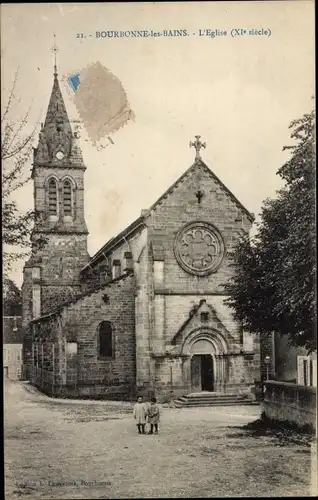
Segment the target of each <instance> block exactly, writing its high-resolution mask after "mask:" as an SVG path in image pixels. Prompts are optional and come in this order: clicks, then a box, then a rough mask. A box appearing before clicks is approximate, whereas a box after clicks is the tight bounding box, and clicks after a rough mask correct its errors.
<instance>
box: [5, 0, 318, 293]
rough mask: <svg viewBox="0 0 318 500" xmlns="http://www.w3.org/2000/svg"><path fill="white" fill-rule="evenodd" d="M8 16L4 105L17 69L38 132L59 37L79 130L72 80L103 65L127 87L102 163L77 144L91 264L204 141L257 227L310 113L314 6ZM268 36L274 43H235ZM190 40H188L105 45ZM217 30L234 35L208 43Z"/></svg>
mask: <svg viewBox="0 0 318 500" xmlns="http://www.w3.org/2000/svg"><path fill="white" fill-rule="evenodd" d="M1 14H2V15H1V45H2V61H1V63H2V68H1V69H2V82H1V90H2V93H3V101H4V102H5V96H6V95H7V94H8V92H9V90H10V88H11V85H12V81H13V78H14V74H15V72H16V70H17V69H18V68H19V77H18V83H17V95H18V96H19V99H20V100H21V103H20V104H19V106H18V107H17V108H16V109H15V110H13V113H15V118H19V116H23V114H24V112H25V111H26V110H27V109H29V107H30V106H31V112H30V117H29V122H28V127H29V129H30V130H31V129H32V128H33V127H34V125H36V124H38V128H39V124H40V122H41V121H42V122H43V121H44V119H45V113H46V109H47V105H48V101H49V97H50V94H51V90H52V84H53V65H54V59H53V53H52V51H51V48H52V46H53V43H54V38H53V34H54V33H55V34H56V43H57V46H58V47H59V52H58V54H57V63H58V72H59V77H60V80H61V88H62V92H63V96H64V100H65V104H66V108H67V110H68V113H69V116H70V118H71V119H77V118H78V116H77V113H76V108H75V106H74V104H73V102H72V100H71V98H70V95H69V89H67V88H66V83H65V78H66V77H67V76H68V75H69V74H71V73H73V72H75V71H78V70H81V69H83V68H86V67H87V66H88V65H90V64H92V63H95V62H100V63H101V64H103V65H104V66H105V67H106V68H107V69H109V70H110V71H111V72H112V73H113V74H114V75H115V76H116V77H117V78H118V79H119V80H120V81H121V83H122V85H123V87H124V89H125V92H126V95H127V98H128V102H129V104H130V107H131V109H132V111H133V113H134V115H135V119H134V121H129V122H128V123H127V124H126V125H125V126H124V127H123V128H121V129H120V130H118V131H117V132H115V133H114V134H113V135H112V136H111V138H112V140H113V142H114V144H110V143H109V145H108V147H106V148H104V149H102V150H100V151H98V150H97V149H96V147H95V146H94V145H93V144H92V143H90V142H89V141H87V140H84V137H82V138H81V139H80V141H81V142H80V144H81V147H82V152H83V156H84V161H85V164H86V166H87V170H86V172H85V218H86V222H87V225H88V229H89V233H90V234H89V237H88V251H89V253H90V255H93V254H94V253H95V252H96V251H97V250H98V249H99V248H100V247H101V246H102V245H103V244H104V243H105V242H106V241H107V240H108V239H109V238H110V237H112V236H115V235H116V234H117V233H118V232H119V231H121V230H122V229H123V228H124V227H125V226H126V225H127V224H129V223H130V222H132V221H133V220H134V219H135V218H137V217H138V216H139V215H140V212H141V210H142V209H147V208H148V207H149V206H150V205H151V204H152V203H153V202H154V201H155V200H156V199H157V198H158V197H159V196H160V195H161V194H162V193H163V192H164V191H166V189H167V188H168V187H169V186H170V185H171V184H172V183H173V182H174V181H175V180H176V179H177V178H178V177H179V176H180V175H182V173H183V172H184V171H185V170H186V169H188V168H189V166H190V165H191V164H192V163H193V160H194V154H195V151H194V149H193V148H191V149H190V148H189V141H191V140H193V139H194V136H195V135H201V136H202V140H203V141H205V142H206V149H205V150H203V152H202V158H203V160H204V162H205V163H206V164H207V165H208V167H209V168H210V169H211V170H212V171H213V172H214V173H215V174H216V175H217V176H218V177H219V178H220V179H221V180H222V182H223V183H224V184H225V185H226V186H227V187H228V188H229V189H230V190H231V191H232V192H233V194H234V195H235V196H236V197H237V198H238V199H239V200H240V201H241V203H242V204H243V205H244V206H245V207H246V208H247V209H248V210H249V211H250V212H252V213H254V214H255V215H256V218H257V220H258V214H259V213H260V210H261V206H262V202H263V200H264V199H266V198H268V197H274V196H275V191H276V190H277V189H278V188H279V187H280V186H281V181H280V178H279V177H278V176H277V175H276V172H277V170H278V168H279V167H280V166H281V165H282V164H283V163H284V162H285V161H286V159H287V158H288V156H287V154H288V153H286V152H283V151H282V148H283V146H284V145H286V144H291V140H290V130H289V128H288V127H289V124H290V122H291V121H292V120H293V119H296V118H299V117H301V116H302V114H303V113H305V112H308V111H310V110H311V108H312V106H313V101H312V99H311V98H312V96H313V94H314V2H311V1H310V2H308V1H302V0H301V1H283V2H280V1H276V2H266V1H264V2H202V3H200V2H193V3H192V2H184V3H182V2H180V3H174V2H171V3H160V2H155V3H127V4H124V3H117V4H116V3H94V2H90V3H83V4H76V3H74V4H71V3H67V4H63V3H55V4H2V5H1ZM262 28H263V29H265V30H270V33H271V35H270V36H262V35H254V36H253V35H246V36H236V37H232V36H231V35H230V33H231V30H232V29H246V30H251V29H257V30H259V29H262ZM182 29H186V30H188V33H189V36H186V37H157V38H153V37H148V38H128V37H122V38H109V37H107V38H96V32H100V31H111V30H118V31H126V30H149V31H150V30H154V31H156V30H157V31H162V30H182ZM208 29H210V30H211V31H212V30H220V31H225V30H226V31H227V35H226V36H216V37H214V38H212V37H210V36H199V30H201V33H206V31H204V30H208ZM80 34H83V37H81V35H80ZM78 35H80V37H79V36H78ZM90 35H92V36H90ZM85 37H86V38H85ZM36 139H37V136H36ZM36 142H37V140H35V142H34V146H36ZM30 168H31V162H30ZM16 199H17V201H18V204H19V207H20V209H21V211H25V210H27V209H32V208H33V186H32V183H29V184H28V185H26V186H25V187H24V188H22V189H21V190H20V191H19V192H18V193H17V198H16ZM22 269H23V262H18V263H17V264H16V266H15V267H14V269H13V271H12V273H11V275H10V277H11V278H12V279H13V280H14V281H15V282H16V283H17V284H18V285H21V283H22Z"/></svg>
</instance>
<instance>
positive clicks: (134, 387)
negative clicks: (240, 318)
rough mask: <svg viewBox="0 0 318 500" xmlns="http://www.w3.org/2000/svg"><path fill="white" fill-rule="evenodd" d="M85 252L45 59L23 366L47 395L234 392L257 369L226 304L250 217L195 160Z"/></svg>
mask: <svg viewBox="0 0 318 500" xmlns="http://www.w3.org/2000/svg"><path fill="white" fill-rule="evenodd" d="M190 146H193V147H194V151H195V160H194V163H193V164H192V165H191V166H190V168H187V170H185V172H184V174H183V175H182V176H181V177H180V178H179V179H177V180H176V182H175V183H174V184H173V185H172V186H170V187H169V188H168V189H167V191H166V192H165V193H163V195H162V196H160V198H159V199H158V200H156V201H155V202H154V203H153V205H152V206H151V207H150V208H149V209H147V210H142V212H141V215H140V217H138V219H137V220H135V221H134V222H133V223H132V224H130V225H129V226H128V227H126V228H125V229H124V230H123V231H122V232H121V233H119V234H118V235H116V236H114V237H113V238H111V239H110V240H109V241H108V242H106V243H105V245H104V246H103V247H102V248H101V249H100V250H98V252H97V253H96V254H95V255H94V256H93V257H90V256H89V254H88V252H87V236H88V230H87V226H86V223H85V214H84V189H85V188H84V173H85V170H86V166H85V163H84V160H83V157H82V153H81V149H80V145H79V137H78V134H77V132H76V131H75V132H74V131H73V130H72V128H71V124H70V120H69V118H68V114H67V111H66V107H65V104H64V100H63V96H62V93H61V90H60V86H59V82H58V75H57V71H56V69H55V73H54V82H53V89H52V94H51V97H50V101H49V105H48V110H47V114H46V119H45V122H44V124H43V125H42V127H41V131H40V134H39V141H38V146H37V148H36V149H34V158H33V169H32V179H33V184H34V204H35V207H34V208H35V211H36V221H35V226H34V230H33V233H32V237H31V239H32V254H31V257H30V258H29V260H28V261H27V262H26V264H25V266H24V280H23V287H22V294H23V327H24V332H25V335H24V368H25V373H26V374H27V375H26V376H27V378H29V379H30V380H31V382H32V383H33V384H34V385H36V386H37V387H39V388H40V389H41V390H42V391H44V392H46V393H48V394H50V395H54V396H67V397H91V398H94V397H95V398H110V399H111V398H114V399H129V398H131V397H133V396H135V395H136V394H143V395H148V396H149V394H155V395H156V396H157V397H158V398H159V400H160V401H164V400H166V399H167V398H171V397H178V396H180V395H184V394H189V393H193V392H200V391H211V392H218V393H228V394H238V393H240V392H241V391H244V390H247V389H248V388H249V387H250V386H251V385H252V384H253V381H254V379H255V378H257V379H259V372H260V345H259V339H258V338H257V336H255V335H251V334H249V333H246V332H244V331H243V330H242V328H241V325H240V324H237V323H236V322H235V321H234V319H233V316H232V313H231V311H230V310H229V308H228V307H227V306H226V305H225V303H224V299H226V296H225V294H224V291H223V284H224V283H225V282H226V280H228V278H229V277H230V275H231V272H232V271H231V267H230V265H229V253H230V252H231V251H232V250H233V247H234V245H235V244H236V241H237V239H238V238H239V237H240V235H242V234H248V233H249V230H250V228H251V226H252V223H253V220H254V217H253V215H252V214H251V213H250V212H249V211H248V210H247V209H246V208H244V206H243V205H242V204H241V203H240V202H239V201H238V200H237V199H236V198H235V196H234V195H233V194H232V193H231V192H230V191H229V189H228V188H227V187H226V186H225V185H224V184H223V183H222V182H221V181H220V180H219V179H218V178H217V177H216V175H214V173H213V172H212V171H211V170H210V169H209V168H208V166H207V165H205V163H204V162H203V161H202V159H201V156H200V152H201V151H200V150H201V148H202V147H205V144H204V143H202V142H201V141H200V137H199V136H197V137H196V138H195V141H194V142H192V143H190Z"/></svg>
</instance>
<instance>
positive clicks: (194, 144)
mask: <svg viewBox="0 0 318 500" xmlns="http://www.w3.org/2000/svg"><path fill="white" fill-rule="evenodd" d="M200 139H201V136H200V135H196V136H195V141H193V142H191V141H190V148H192V147H194V148H195V152H196V153H195V159H196V160H197V159H200V158H201V155H200V149H202V148H205V147H206V143H205V142H201V141H200Z"/></svg>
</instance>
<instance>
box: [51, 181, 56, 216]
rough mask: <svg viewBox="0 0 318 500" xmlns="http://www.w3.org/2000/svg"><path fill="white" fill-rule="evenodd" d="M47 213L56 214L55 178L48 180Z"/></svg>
mask: <svg viewBox="0 0 318 500" xmlns="http://www.w3.org/2000/svg"><path fill="white" fill-rule="evenodd" d="M49 215H57V185H56V181H55V179H50V180H49Z"/></svg>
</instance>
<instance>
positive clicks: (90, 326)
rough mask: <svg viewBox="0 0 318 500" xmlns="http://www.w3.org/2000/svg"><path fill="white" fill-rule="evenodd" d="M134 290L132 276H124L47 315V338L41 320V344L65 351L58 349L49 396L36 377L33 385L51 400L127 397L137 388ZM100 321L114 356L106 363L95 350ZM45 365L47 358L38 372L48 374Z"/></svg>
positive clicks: (46, 365)
mask: <svg viewBox="0 0 318 500" xmlns="http://www.w3.org/2000/svg"><path fill="white" fill-rule="evenodd" d="M134 289H135V286H134V277H133V275H132V274H131V273H129V274H125V275H123V276H122V277H120V278H119V279H117V280H113V281H112V282H110V283H108V284H106V285H104V286H103V287H101V288H100V289H99V290H96V291H94V292H92V293H90V294H88V295H86V296H83V297H82V298H80V299H79V300H77V301H76V302H74V303H73V304H70V305H69V306H66V307H64V308H63V309H62V311H61V312H60V313H59V314H56V315H52V317H50V318H49V319H48V320H47V323H46V324H47V327H46V328H47V331H48V330H49V331H50V333H49V334H48V333H47V334H45V332H44V330H43V328H44V327H43V324H44V322H45V321H44V319H42V320H40V321H39V322H38V324H39V325H40V327H39V328H40V330H41V325H42V342H44V344H45V343H47V344H48V345H51V343H52V342H54V343H55V344H57V345H58V344H59V342H62V343H64V348H62V347H63V346H60V348H59V349H58V350H57V351H56V350H55V370H53V371H55V377H54V381H55V388H53V387H52V388H51V390H50V388H49V387H48V385H47V384H46V387H45V388H43V382H41V381H39V380H37V377H36V376H35V377H34V378H33V383H34V384H35V385H38V386H39V385H41V383H42V388H43V389H45V391H46V392H48V393H50V392H51V393H52V394H53V393H54V395H67V396H69V397H113V398H116V397H121V398H125V397H130V396H131V394H132V393H133V392H134V388H135V382H136V375H135V332H134V318H135V297H134ZM105 320H107V321H110V322H111V325H112V329H113V346H114V351H113V356H112V357H111V358H107V359H102V358H101V357H100V356H99V350H98V326H99V324H100V323H101V322H102V321H105ZM59 328H61V333H59ZM38 336H39V337H40V336H41V332H40V333H38ZM74 344H76V355H74V349H73V348H74ZM70 345H72V350H70V349H69V346H70ZM44 350H45V347H44ZM47 352H51V353H52V352H53V351H52V349H51V351H47ZM63 354H64V358H65V361H64V360H63V359H62V358H63ZM59 356H60V357H59ZM50 364H51V365H52V356H51V357H50V356H46V364H45V366H43V365H42V366H41V368H42V369H45V370H47V371H50V368H49V365H50ZM63 373H64V377H63Z"/></svg>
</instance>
